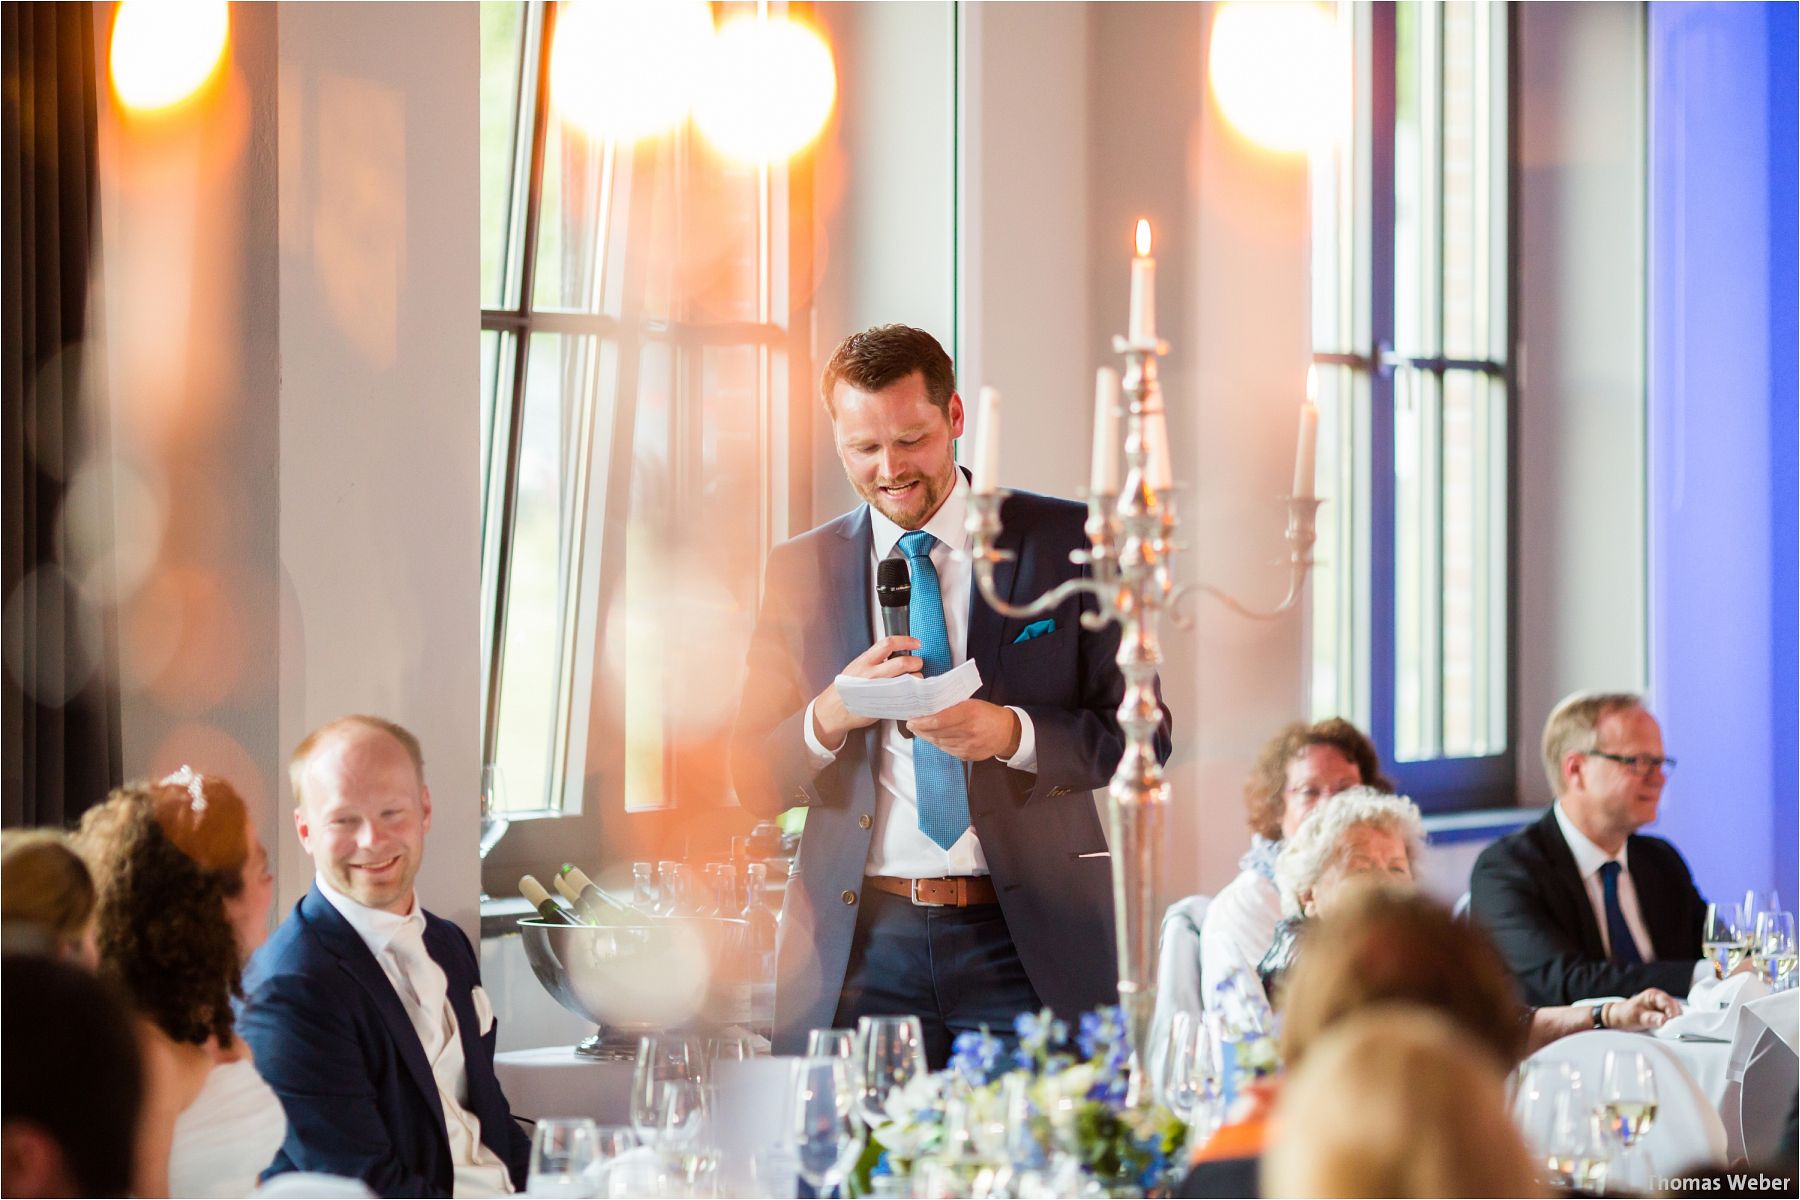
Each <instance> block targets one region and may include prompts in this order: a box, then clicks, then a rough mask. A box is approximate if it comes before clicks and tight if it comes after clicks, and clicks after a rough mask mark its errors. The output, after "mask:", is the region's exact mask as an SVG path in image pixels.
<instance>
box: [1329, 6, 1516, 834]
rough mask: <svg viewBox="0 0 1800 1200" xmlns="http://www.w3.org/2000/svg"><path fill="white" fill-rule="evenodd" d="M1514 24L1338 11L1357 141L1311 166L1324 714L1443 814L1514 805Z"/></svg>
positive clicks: (1350, 138)
mask: <svg viewBox="0 0 1800 1200" xmlns="http://www.w3.org/2000/svg"><path fill="white" fill-rule="evenodd" d="M1508 21H1509V13H1508V11H1507V6H1506V5H1504V4H1472V3H1457V2H1452V3H1445V4H1427V3H1414V2H1403V3H1400V4H1395V5H1387V4H1378V5H1369V4H1351V3H1345V4H1343V5H1341V6H1340V8H1339V27H1340V29H1341V31H1342V33H1343V45H1344V47H1345V53H1346V54H1351V55H1353V56H1354V58H1353V62H1354V65H1355V69H1354V70H1353V71H1352V75H1353V77H1354V78H1355V79H1356V80H1357V100H1356V105H1355V113H1354V122H1353V126H1354V127H1353V128H1352V129H1350V130H1348V131H1346V137H1345V138H1344V139H1342V140H1341V141H1340V143H1339V147H1340V148H1339V149H1337V150H1334V151H1331V152H1328V153H1326V154H1323V155H1321V156H1320V157H1318V158H1317V159H1315V162H1314V172H1313V247H1314V264H1313V274H1314V281H1315V284H1314V290H1313V294H1314V312H1313V345H1314V356H1313V357H1314V362H1315V364H1316V366H1317V368H1318V371H1319V375H1320V385H1321V386H1320V392H1321V405H1320V407H1321V445H1322V447H1323V449H1322V452H1321V455H1320V459H1321V487H1322V489H1323V490H1324V492H1325V494H1326V495H1328V496H1330V497H1332V498H1333V499H1334V500H1336V501H1337V502H1336V503H1335V504H1330V505H1327V506H1326V507H1325V509H1324V510H1323V511H1322V513H1321V527H1320V543H1319V557H1320V558H1321V560H1323V563H1324V565H1323V567H1322V569H1321V570H1320V572H1319V574H1318V576H1317V580H1316V585H1315V601H1314V609H1313V618H1312V635H1313V639H1312V641H1313V657H1312V704H1313V709H1314V712H1315V713H1316V714H1318V715H1325V714H1329V713H1346V714H1349V715H1351V716H1353V717H1354V718H1355V719H1357V720H1358V721H1359V722H1360V723H1362V724H1363V725H1364V726H1365V727H1366V728H1367V729H1368V730H1369V731H1370V733H1371V735H1372V736H1373V737H1374V739H1375V742H1376V745H1377V747H1378V748H1379V749H1380V751H1381V753H1382V757H1383V760H1384V761H1385V762H1387V763H1390V764H1391V765H1392V768H1393V773H1394V775H1395V776H1396V778H1397V779H1398V780H1399V781H1400V782H1401V783H1402V785H1403V787H1404V788H1405V789H1406V790H1407V791H1409V792H1410V793H1411V794H1412V795H1413V796H1414V797H1415V798H1416V799H1418V800H1419V801H1420V802H1421V803H1422V804H1424V805H1426V806H1427V807H1431V808H1463V807H1481V806H1487V805H1500V804H1508V803H1511V802H1512V800H1513V771H1512V759H1511V755H1510V752H1509V748H1508V743H1509V710H1510V697H1511V684H1510V680H1511V671H1510V668H1511V663H1512V642H1511V636H1510V632H1509V630H1510V612H1509V606H1508V602H1507V591H1508V575H1509V572H1508V564H1509V561H1510V552H1509V539H1510V537H1511V531H1510V529H1509V526H1508V521H1507V512H1508V507H1509V504H1508V500H1509V494H1510V491H1509V488H1510V472H1509V465H1508V462H1509V459H1508V431H1509V429H1510V425H1511V416H1510V396H1511V394H1512V378H1511V366H1510V363H1511V357H1512V356H1511V337H1512V334H1511V327H1510V322H1509V320H1508V316H1509V302H1510V286H1509V284H1510V275H1509V270H1508V248H1507V231H1508V211H1509V206H1508V202H1507V199H1508V160H1509V156H1508V133H1507V113H1508V97H1509V83H1508V80H1509V77H1508V69H1507V45H1508Z"/></svg>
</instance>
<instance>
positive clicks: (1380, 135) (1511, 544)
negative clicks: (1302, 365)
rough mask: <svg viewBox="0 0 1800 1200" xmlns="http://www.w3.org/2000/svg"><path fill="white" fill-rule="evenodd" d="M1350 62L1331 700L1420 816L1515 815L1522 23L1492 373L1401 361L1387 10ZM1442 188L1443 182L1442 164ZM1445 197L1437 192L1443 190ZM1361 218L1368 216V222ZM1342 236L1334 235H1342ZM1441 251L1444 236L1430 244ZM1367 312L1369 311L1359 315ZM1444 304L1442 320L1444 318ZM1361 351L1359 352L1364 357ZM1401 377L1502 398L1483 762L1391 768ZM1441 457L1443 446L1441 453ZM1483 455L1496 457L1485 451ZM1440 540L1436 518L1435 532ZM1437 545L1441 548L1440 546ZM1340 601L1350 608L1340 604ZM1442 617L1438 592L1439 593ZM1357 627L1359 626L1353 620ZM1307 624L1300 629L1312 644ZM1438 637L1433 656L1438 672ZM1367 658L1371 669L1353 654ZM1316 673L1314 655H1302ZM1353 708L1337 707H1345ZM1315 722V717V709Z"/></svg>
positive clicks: (1393, 53) (1361, 37)
mask: <svg viewBox="0 0 1800 1200" xmlns="http://www.w3.org/2000/svg"><path fill="white" fill-rule="evenodd" d="M1354 11H1355V20H1354V25H1353V28H1354V37H1353V47H1354V50H1353V53H1354V55H1355V65H1356V69H1355V70H1354V71H1353V73H1352V77H1353V78H1354V79H1355V80H1356V81H1357V93H1356V99H1355V107H1356V117H1355V121H1354V129H1353V135H1352V136H1353V137H1354V139H1355V149H1354V150H1353V151H1352V154H1351V157H1350V161H1351V164H1352V165H1351V168H1350V169H1351V170H1352V172H1353V174H1352V179H1353V184H1352V192H1353V194H1354V201H1353V210H1352V216H1351V220H1350V221H1349V222H1348V223H1347V224H1348V227H1349V236H1350V237H1351V239H1352V242H1353V245H1354V247H1355V253H1354V254H1353V256H1352V258H1353V261H1354V263H1355V267H1354V269H1353V274H1352V279H1351V283H1350V287H1349V291H1350V293H1351V301H1350V304H1351V312H1350V313H1349V314H1347V316H1348V319H1344V317H1345V314H1340V319H1339V322H1338V324H1339V328H1342V329H1348V330H1349V334H1348V338H1349V345H1350V346H1351V347H1355V348H1354V349H1345V350H1341V351H1339V350H1319V349H1317V348H1316V341H1315V349H1314V352H1313V355H1312V361H1313V363H1315V364H1316V365H1317V366H1318V367H1319V369H1320V370H1321V371H1324V370H1326V369H1348V370H1349V371H1350V372H1351V374H1352V378H1353V379H1354V381H1355V382H1354V385H1353V387H1352V388H1351V389H1350V392H1351V394H1352V395H1353V396H1355V397H1358V398H1366V403H1360V402H1359V403H1357V404H1356V409H1357V411H1356V412H1355V413H1354V414H1352V415H1351V416H1348V417H1347V418H1346V420H1347V422H1348V423H1349V424H1350V425H1351V426H1352V429H1351V432H1350V433H1349V435H1348V436H1350V437H1351V438H1353V439H1354V444H1355V445H1356V446H1357V447H1358V448H1359V449H1360V450H1362V451H1364V452H1363V453H1353V454H1352V456H1351V462H1352V464H1353V472H1354V476H1355V478H1354V481H1353V483H1352V484H1351V488H1352V489H1353V501H1352V502H1353V504H1354V505H1355V511H1353V512H1352V513H1351V514H1350V515H1349V516H1348V517H1347V518H1346V519H1347V520H1348V522H1349V533H1348V536H1346V537H1344V538H1343V539H1341V540H1338V541H1336V542H1335V543H1334V545H1336V546H1337V547H1338V548H1339V549H1340V551H1341V549H1342V548H1343V547H1344V546H1345V545H1346V544H1350V545H1354V546H1355V547H1356V548H1357V549H1358V550H1360V551H1361V554H1360V555H1359V556H1358V557H1359V558H1360V560H1361V565H1360V569H1356V570H1352V571H1349V572H1346V573H1345V575H1344V576H1343V578H1342V579H1341V581H1340V588H1341V589H1344V592H1342V593H1336V594H1333V595H1332V596H1330V597H1316V598H1315V601H1314V603H1315V604H1332V605H1334V606H1335V607H1336V610H1337V611H1338V612H1340V613H1342V612H1344V611H1346V610H1348V611H1349V612H1350V613H1352V614H1354V615H1353V616H1352V619H1351V620H1350V622H1349V626H1350V628H1349V631H1348V634H1349V636H1348V638H1347V639H1345V638H1343V637H1342V635H1341V634H1340V641H1345V640H1347V642H1348V645H1343V646H1340V647H1339V650H1338V664H1337V666H1338V671H1337V675H1338V678H1339V679H1340V680H1341V681H1343V682H1340V684H1339V688H1338V696H1337V697H1336V700H1337V701H1338V705H1339V706H1340V707H1348V708H1349V709H1350V710H1351V712H1350V713H1348V714H1346V715H1351V716H1352V717H1353V719H1356V720H1358V721H1359V722H1360V723H1362V724H1363V725H1364V727H1365V728H1366V730H1367V732H1368V734H1369V737H1370V740H1371V741H1373V742H1374V744H1375V748H1376V751H1377V752H1378V753H1379V754H1380V756H1381V761H1382V763H1383V765H1384V767H1385V769H1386V771H1387V773H1388V775H1389V777H1390V778H1392V779H1393V780H1394V781H1395V784H1396V786H1397V787H1398V788H1399V790H1400V791H1401V792H1402V793H1404V794H1407V795H1409V796H1411V797H1412V798H1413V799H1414V800H1415V801H1416V802H1417V803H1418V804H1419V806H1420V808H1421V809H1422V810H1424V811H1426V812H1461V811H1469V810H1476V809H1485V808H1501V807H1511V806H1514V805H1516V804H1517V802H1518V797H1517V779H1516V755H1517V746H1518V737H1519V722H1518V653H1517V647H1518V610H1519V605H1518V602H1517V597H1516V595H1515V594H1514V592H1513V587H1512V581H1513V580H1514V579H1516V578H1517V571H1518V554H1519V549H1518V547H1519V529H1518V522H1517V520H1516V519H1515V517H1516V514H1517V512H1518V486H1519V483H1518V479H1519V471H1518V465H1517V461H1516V453H1515V450H1514V448H1515V447H1517V445H1518V423H1519V414H1518V404H1517V398H1518V394H1519V389H1518V380H1517V363H1518V337H1519V323H1518V319H1517V318H1518V276H1519V273H1518V271H1517V269H1516V263H1515V255H1516V249H1517V246H1518V229H1517V221H1518V210H1519V205H1518V187H1519V170H1518V152H1517V151H1518V124H1519V123H1518V65H1517V63H1518V58H1517V53H1516V48H1517V45H1518V37H1517V29H1518V13H1517V11H1516V10H1515V9H1514V8H1513V7H1512V6H1511V5H1508V6H1507V9H1506V15H1505V18H1504V25H1503V29H1504V34H1505V38H1506V45H1505V47H1504V49H1503V54H1504V64H1505V70H1504V82H1505V93H1504V97H1503V108H1504V114H1505V121H1506V129H1505V139H1504V147H1505V149H1504V170H1505V172H1506V178H1505V186H1504V188H1503V189H1500V190H1499V193H1498V194H1499V195H1501V196H1503V197H1504V199H1503V203H1504V205H1505V211H1504V213H1502V214H1501V215H1500V217H1499V220H1497V221H1496V222H1495V227H1496V228H1497V229H1500V230H1504V237H1505V238H1506V249H1505V253H1504V255H1502V256H1498V257H1497V263H1498V264H1499V265H1500V266H1501V268H1502V269H1503V270H1504V272H1505V280H1504V283H1503V284H1502V285H1501V286H1500V287H1499V288H1497V289H1496V290H1497V291H1500V292H1501V293H1502V294H1503V297H1504V300H1503V303H1504V315H1503V317H1502V320H1503V321H1504V337H1503V339H1501V346H1502V354H1503V357H1502V358H1500V359H1498V360H1483V359H1464V358H1453V357H1449V356H1446V355H1444V354H1442V353H1441V352H1440V353H1437V354H1432V355H1421V354H1408V353H1404V352H1402V351H1399V350H1397V349H1396V345H1397V343H1398V340H1399V339H1398V329H1397V322H1398V314H1397V311H1396V294H1395V293H1396V290H1397V289H1396V283H1395V265H1396V259H1397V252H1398V247H1397V241H1398V234H1397V226H1396V218H1397V205H1398V197H1397V193H1398V181H1397V178H1396V169H1397V157H1398V155H1397V151H1396V137H1397V131H1398V112H1397V108H1398V67H1399V62H1398V36H1397V25H1398V21H1397V17H1398V7H1397V6H1396V5H1392V4H1367V3H1359V4H1357V5H1355V8H1354ZM1436 115H1437V122H1436V123H1437V136H1438V137H1439V138H1440V139H1441V138H1442V136H1443V124H1442V113H1441V111H1440V112H1438V113H1437V114H1436ZM1439 175H1440V177H1441V164H1440V171H1439ZM1440 186H1441V184H1440ZM1365 214H1366V215H1365ZM1343 228H1344V226H1343V225H1340V229H1343ZM1439 237H1440V242H1441V229H1440V230H1439ZM1437 255H1438V259H1437V262H1438V267H1439V270H1440V271H1441V267H1442V249H1441V244H1440V247H1439V249H1438V251H1437ZM1361 305H1366V306H1367V307H1366V308H1360V309H1359V306H1361ZM1441 310H1442V305H1441V299H1440V300H1439V304H1438V320H1439V321H1440V322H1441V318H1442V311H1441ZM1364 347H1366V349H1364ZM1403 370H1415V371H1421V372H1424V373H1427V374H1430V375H1431V376H1433V377H1434V378H1435V379H1436V381H1437V390H1438V393H1439V394H1440V395H1441V393H1442V389H1443V380H1444V377H1445V375H1446V373H1447V372H1452V371H1466V372H1471V373H1473V374H1474V375H1475V376H1476V377H1477V378H1478V379H1480V380H1484V381H1487V380H1492V381H1498V383H1499V384H1500V386H1501V388H1502V389H1503V395H1504V403H1505V414H1504V420H1503V421H1502V422H1501V423H1500V424H1501V428H1502V429H1503V431H1504V433H1503V436H1504V438H1505V447H1504V458H1505V465H1504V480H1503V483H1502V485H1501V489H1500V490H1501V493H1502V494H1503V495H1504V504H1505V516H1506V520H1505V536H1504V539H1503V541H1504V546H1503V547H1502V548H1501V551H1500V561H1501V562H1502V563H1503V564H1504V570H1505V579H1504V580H1503V581H1501V582H1500V584H1499V585H1498V588H1497V590H1498V592H1499V593H1500V594H1502V595H1504V596H1505V597H1506V614H1505V620H1504V622H1503V637H1504V641H1505V645H1504V647H1503V648H1501V650H1500V651H1499V655H1500V658H1501V659H1502V661H1503V664H1504V670H1505V684H1504V687H1503V688H1501V689H1500V692H1501V694H1502V700H1501V704H1502V706H1503V718H1504V721H1505V729H1506V736H1505V738H1504V739H1503V741H1502V744H1501V745H1500V746H1499V747H1498V748H1496V749H1495V750H1494V751H1493V752H1491V753H1488V754H1485V755H1481V756H1469V757H1450V756H1442V755H1440V756H1438V757H1432V758H1421V759H1415V760H1411V761H1401V760H1399V758H1398V757H1397V754H1396V746H1397V735H1398V728H1397V726H1398V687H1399V679H1398V649H1399V630H1398V628H1397V621H1398V603H1397V594H1396V586H1397V583H1398V557H1399V547H1398V544H1397V538H1398V515H1399V514H1398V497H1397V492H1398V484H1397V475H1396V466H1397V462H1396V458H1397V441H1396V438H1397V433H1398V429H1397V426H1398V411H1397V404H1398V398H1399V386H1398V384H1399V375H1400V372H1401V371H1403ZM1439 450H1440V454H1441V443H1440V447H1439ZM1490 452H1491V451H1490ZM1438 525H1439V528H1440V530H1441V528H1442V521H1441V514H1440V518H1439V521H1438ZM1440 539H1441V534H1440ZM1345 593H1347V595H1346V594H1345ZM1440 603H1441V586H1440ZM1359 618H1360V619H1359ZM1311 629H1312V624H1311V622H1309V624H1308V630H1309V638H1310V633H1311ZM1441 633H1442V631H1441V626H1440V627H1439V634H1440V637H1439V642H1440V647H1439V656H1440V661H1441V653H1442V650H1441V642H1442V636H1441ZM1358 643H1361V644H1363V645H1366V646H1367V647H1368V652H1367V655H1366V657H1365V656H1364V655H1363V654H1362V653H1360V652H1359V651H1358V650H1357V649H1356V645H1357V644H1358ZM1308 659H1309V661H1311V654H1310V652H1309V655H1308ZM1346 700H1348V703H1347V704H1345V701H1346ZM1314 712H1315V715H1323V713H1322V711H1321V710H1320V709H1319V707H1318V706H1317V705H1316V704H1315V705H1314Z"/></svg>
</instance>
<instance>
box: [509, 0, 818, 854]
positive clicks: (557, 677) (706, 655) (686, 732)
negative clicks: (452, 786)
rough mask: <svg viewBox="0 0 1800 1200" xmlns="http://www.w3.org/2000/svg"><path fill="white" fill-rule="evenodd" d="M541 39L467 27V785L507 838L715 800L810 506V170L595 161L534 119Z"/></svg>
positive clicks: (547, 93)
mask: <svg viewBox="0 0 1800 1200" xmlns="http://www.w3.org/2000/svg"><path fill="white" fill-rule="evenodd" d="M782 7H783V6H782V5H779V4H777V5H770V4H767V3H764V4H761V5H758V4H719V5H715V6H714V8H715V11H716V12H717V13H718V15H719V17H720V19H721V20H723V19H725V18H727V17H729V16H732V15H735V14H737V13H738V12H740V11H753V12H754V11H768V10H769V9H771V8H774V9H780V8H782ZM556 16H557V10H556V6H555V5H551V4H546V3H544V2H543V0H531V2H529V3H492V2H488V3H483V4H482V6H481V23H482V61H481V69H482V110H481V121H482V163H481V169H482V237H481V250H482V272H481V287H482V295H481V346H482V405H483V408H482V412H483V424H482V435H483V436H482V443H481V444H482V462H483V468H484V473H485V474H484V477H485V479H486V488H487V490H486V497H485V502H484V505H483V530H482V590H483V601H484V603H483V626H482V637H483V650H484V664H485V667H484V673H483V686H484V696H485V703H484V706H483V729H482V739H483V750H484V761H486V762H488V763H492V764H495V765H497V766H498V767H499V768H500V775H501V778H502V779H503V780H504V788H503V793H502V796H501V797H500V799H501V802H502V804H503V806H504V808H506V809H507V810H509V812H510V813H511V815H513V816H514V817H515V818H516V817H518V816H520V815H561V814H574V813H578V812H580V811H581V810H582V806H583V800H584V796H587V797H590V798H591V797H592V795H593V794H594V792H595V789H597V788H600V789H608V790H617V791H620V792H622V793H623V796H624V799H625V806H626V807H627V808H628V809H631V808H654V807H661V806H664V805H667V804H670V803H673V802H675V801H676V800H677V799H684V798H688V797H692V798H696V799H704V800H707V801H710V802H715V803H716V802H717V801H718V800H720V799H722V798H724V796H726V795H727V794H728V791H727V785H726V783H725V780H724V777H723V756H722V755H720V754H718V753H717V747H718V746H719V745H720V744H722V741H723V738H724V735H725V733H726V725H727V724H728V722H729V720H730V717H731V705H732V704H733V703H734V702H735V697H736V693H737V687H736V684H737V673H738V672H739V671H740V670H741V669H742V661H743V646H744V644H745V641H746V638H747V634H748V629H749V626H750V622H751V620H752V618H753V615H754V608H755V602H756V580H757V575H758V570H759V567H760V564H761V561H762V558H763V556H764V554H765V553H766V550H767V548H768V547H769V545H770V544H771V543H772V542H773V541H775V540H778V539H779V538H781V537H785V536H786V535H787V533H788V530H789V527H790V525H791V523H792V520H793V519H794V517H793V514H792V513H791V512H790V497H791V496H797V495H804V490H803V489H804V486H805V469H804V464H803V463H797V464H792V465H790V463H789V462H788V453H787V447H788V446H789V444H790V440H789V439H790V435H791V434H795V433H799V434H803V433H804V430H794V429H793V428H792V426H793V424H794V422H795V421H802V422H803V421H804V419H805V417H804V414H805V411H806V405H805V391H806V387H805V380H806V379H807V378H808V377H809V375H810V365H809V347H808V343H807V340H806V339H807V336H808V326H809V322H808V320H807V319H806V310H805V299H804V296H805V292H806V286H805V285H807V284H808V283H809V281H810V277H811V263H810V259H809V258H808V251H807V247H808V244H809V239H808V237H807V234H806V230H807V228H808V224H807V223H808V221H809V219H810V214H809V212H808V209H807V204H806V202H805V201H806V197H807V188H808V185H807V175H806V170H805V167H804V165H803V164H800V163H799V162H798V161H796V163H795V164H794V165H782V164H777V165H775V166H769V165H767V164H757V163H750V164H744V163H738V162H733V161H730V160H728V159H726V158H724V157H722V156H720V155H719V154H717V153H715V152H714V151H713V150H712V149H711V148H710V147H709V146H708V145H707V144H706V143H705V142H704V141H703V140H702V139H700V138H699V137H697V136H696V135H694V133H693V132H692V131H691V129H689V128H688V127H686V126H682V127H678V128H677V129H675V130H674V131H673V132H670V133H667V134H664V135H661V136H656V137H650V138H644V139H640V140H638V141H636V142H630V143H627V142H613V141H610V140H604V139H596V138H594V137H591V136H590V135H589V134H588V133H586V132H584V131H583V129H582V128H581V127H580V126H579V125H578V124H577V123H576V122H575V121H573V120H569V119H565V118H564V116H563V114H562V113H561V112H560V111H559V109H558V107H557V104H556V102H555V101H556V97H555V96H554V94H552V93H553V89H554V82H553V80H552V75H551V69H550V62H551V58H550V53H551V49H552V46H553V43H554V39H555V36H556ZM796 467H797V468H798V470H796V469H795V468H796ZM796 477H798V482H796V481H795V480H796ZM800 516H801V517H804V514H800Z"/></svg>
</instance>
